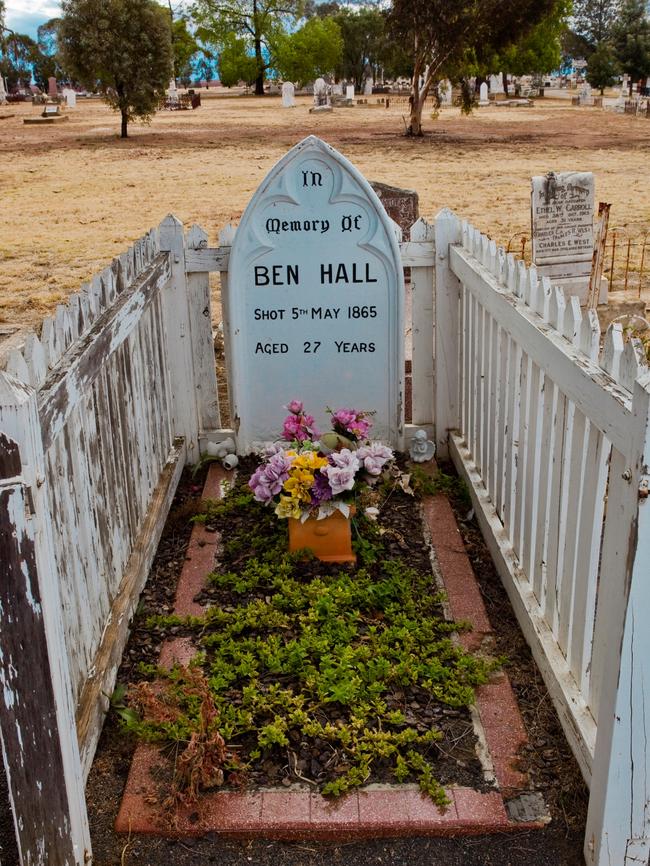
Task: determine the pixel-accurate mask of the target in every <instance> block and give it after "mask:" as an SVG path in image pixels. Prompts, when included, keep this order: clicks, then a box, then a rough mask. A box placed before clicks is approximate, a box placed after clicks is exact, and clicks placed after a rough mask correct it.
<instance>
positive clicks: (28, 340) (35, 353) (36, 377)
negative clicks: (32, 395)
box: [23, 332, 47, 389]
mask: <svg viewBox="0 0 650 866" xmlns="http://www.w3.org/2000/svg"><path fill="white" fill-rule="evenodd" d="M23 355H24V357H25V362H26V363H27V367H28V368H29V382H30V384H31V386H32V387H33V388H36V389H38V388H40V387H41V385H42V384H43V382H44V381H45V377H46V376H47V361H46V360H45V349H44V348H43V344H42V343H41V341H40V340H39V339H38V337H37V336H36V334H34V333H33V332H30V333H29V334H27V336H26V337H25V348H24V349H23Z"/></svg>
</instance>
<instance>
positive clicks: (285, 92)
mask: <svg viewBox="0 0 650 866" xmlns="http://www.w3.org/2000/svg"><path fill="white" fill-rule="evenodd" d="M295 94H296V88H295V87H294V84H293V82H292V81H285V82H284V84H283V85H282V107H283V108H293V107H294V106H295V104H296V99H295Z"/></svg>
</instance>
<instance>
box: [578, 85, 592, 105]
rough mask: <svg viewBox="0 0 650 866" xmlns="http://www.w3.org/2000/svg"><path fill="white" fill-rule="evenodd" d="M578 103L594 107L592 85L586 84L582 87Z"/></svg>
mask: <svg viewBox="0 0 650 866" xmlns="http://www.w3.org/2000/svg"><path fill="white" fill-rule="evenodd" d="M578 101H579V104H580V105H593V104H594V100H593V97H592V95H591V85H590V84H587V83H585V84H583V85H582V87H581V89H580V95H579V100H578Z"/></svg>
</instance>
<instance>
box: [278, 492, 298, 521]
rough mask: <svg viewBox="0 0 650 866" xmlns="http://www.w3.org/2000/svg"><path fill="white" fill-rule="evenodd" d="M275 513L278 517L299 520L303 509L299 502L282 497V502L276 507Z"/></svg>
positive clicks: (288, 497)
mask: <svg viewBox="0 0 650 866" xmlns="http://www.w3.org/2000/svg"><path fill="white" fill-rule="evenodd" d="M275 513H276V515H277V517H293V518H295V519H296V520H299V519H300V515H301V513H302V509H301V508H300V503H299V502H298V501H297V500H295V499H292V498H291V497H290V496H281V497H280V501H279V502H278V504H277V505H276V506H275Z"/></svg>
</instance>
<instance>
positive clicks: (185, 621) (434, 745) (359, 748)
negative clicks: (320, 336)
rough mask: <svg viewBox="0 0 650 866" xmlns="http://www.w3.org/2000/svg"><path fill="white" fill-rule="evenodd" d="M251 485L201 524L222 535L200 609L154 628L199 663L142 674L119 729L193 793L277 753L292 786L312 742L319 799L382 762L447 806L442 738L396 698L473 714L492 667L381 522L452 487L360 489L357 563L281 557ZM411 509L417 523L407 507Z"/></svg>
mask: <svg viewBox="0 0 650 866" xmlns="http://www.w3.org/2000/svg"><path fill="white" fill-rule="evenodd" d="M247 481H248V475H247V474H246V473H245V472H242V473H240V477H239V480H238V482H237V484H236V486H234V487H233V489H231V490H230V491H229V492H228V494H227V495H226V497H225V498H224V499H223V500H222V501H221V502H219V503H214V502H209V503H205V504H204V508H203V511H202V513H201V514H199V515H198V517H196V518H195V519H198V520H201V521H205V522H207V523H208V524H209V525H210V526H212V527H215V528H219V529H220V531H221V532H222V534H223V538H224V551H223V556H222V557H221V562H220V567H219V568H218V569H217V570H216V571H215V572H214V573H213V574H211V575H210V576H209V582H210V589H209V590H208V594H211V596H212V600H211V603H210V606H209V607H208V608H207V610H206V612H205V614H204V615H203V616H200V617H187V618H178V617H175V616H165V617H155V618H152V619H151V620H149V626H150V627H151V628H152V629H156V630H158V631H160V632H161V633H162V634H163V635H164V633H165V632H166V631H167V630H169V629H173V630H174V633H175V634H178V633H185V634H188V635H191V636H192V637H193V639H194V642H195V644H196V645H197V647H198V649H199V652H198V654H197V656H196V657H195V659H194V660H193V662H192V663H191V665H190V666H189V668H183V667H177V668H174V669H173V670H172V671H164V670H161V669H158V668H155V667H147V668H144V670H143V672H144V673H146V674H147V675H148V676H149V678H150V679H151V680H152V681H153V682H142V683H140V684H138V685H137V686H132V687H131V688H130V690H129V699H128V703H129V708H128V709H125V710H122V712H121V713H120V715H121V716H122V720H123V722H124V724H125V725H126V727H127V728H128V729H129V730H131V731H134V732H135V733H136V734H137V735H138V736H139V737H141V738H143V739H145V740H148V741H153V742H157V743H162V744H172V746H173V747H174V748H175V749H176V750H177V751H179V752H180V754H181V759H180V761H177V764H178V765H179V766H180V768H181V770H182V771H183V780H182V781H183V784H184V786H185V789H186V790H187V791H189V792H190V795H191V796H196V795H197V794H198V793H199V791H200V790H201V789H202V788H208V787H213V786H215V785H219V784H221V783H222V782H224V780H225V781H226V782H230V783H242V782H243V783H245V781H246V777H247V773H249V772H250V770H251V768H252V767H253V766H254V765H255V763H256V762H258V763H259V762H261V761H264V760H265V759H266V758H268V757H269V756H274V755H275V756H276V757H278V756H279V759H280V760H282V761H284V763H286V764H288V767H289V770H290V773H291V778H293V779H302V778H303V777H302V776H301V774H300V773H299V772H298V769H297V764H296V755H295V753H294V752H293V751H292V750H293V744H295V743H296V742H298V741H302V742H304V741H307V742H310V741H313V742H318V743H326V744H327V745H328V747H329V748H331V750H332V751H333V752H336V754H337V755H338V762H337V765H336V767H335V769H334V773H333V776H332V777H330V778H329V780H328V781H327V782H326V783H325V784H324V785H323V786H322V788H321V791H322V793H323V794H324V795H325V796H332V797H337V796H340V795H343V794H345V793H346V792H347V791H349V790H350V789H352V788H354V787H356V786H359V785H362V784H364V782H366V781H367V780H368V779H370V778H371V777H372V776H373V771H374V769H375V768H376V767H377V766H380V765H381V766H382V767H383V769H384V771H388V772H389V773H390V775H391V776H392V778H393V779H394V780H395V781H397V782H404V781H417V782H418V783H419V785H420V788H421V789H422V790H423V791H424V792H426V793H427V794H428V795H429V796H431V798H432V799H433V800H434V801H435V802H436V803H438V804H439V805H440V806H441V807H442V806H444V804H445V803H446V797H445V792H444V789H443V787H442V785H441V784H440V783H439V782H438V781H437V780H436V775H435V772H436V771H435V758H436V754H437V750H438V749H439V748H446V745H445V744H444V743H442V742H441V740H442V737H443V733H442V731H440V730H438V729H437V728H436V727H431V728H428V729H425V730H422V725H419V726H414V725H412V724H409V722H408V721H407V718H406V715H405V713H404V712H403V711H402V710H401V709H396V708H395V702H394V701H392V700H391V699H390V698H391V696H392V695H393V694H394V693H395V692H396V691H399V690H408V689H409V688H418V689H421V690H425V691H426V692H427V693H428V694H429V695H430V696H431V699H432V700H434V701H436V702H438V703H439V704H442V705H443V706H445V705H446V706H448V707H467V706H469V705H470V704H472V702H473V699H474V689H475V687H476V686H478V685H480V684H482V683H485V682H486V681H487V680H488V678H489V676H490V673H491V672H492V671H493V670H494V669H495V667H497V665H498V664H499V660H495V659H489V658H484V657H482V656H480V655H476V654H471V653H468V652H466V651H465V650H464V649H463V648H462V647H461V646H460V645H459V643H458V642H457V641H456V640H455V634H456V632H458V631H459V630H461V629H462V628H463V627H464V626H463V624H460V623H451V622H448V621H446V620H445V619H444V616H443V613H442V608H441V601H442V597H441V595H440V593H438V592H437V591H436V589H435V586H434V583H433V578H432V575H431V570H430V569H427V568H424V567H423V568H421V569H417V568H414V567H411V565H410V564H407V563H406V562H404V561H403V560H402V559H400V558H399V557H398V556H396V555H395V549H396V544H395V534H396V531H395V530H392V529H390V528H387V526H386V525H385V523H384V521H383V520H382V513H383V512H384V511H385V510H386V509H387V508H389V507H391V506H392V505H393V504H394V503H395V501H396V499H397V498H399V497H402V499H405V498H406V496H405V493H404V492H403V491H404V490H405V489H406V490H408V491H409V492H411V493H412V491H413V488H415V489H416V490H417V489H418V488H422V489H424V490H425V492H427V493H429V492H433V491H435V490H436V489H449V488H450V485H451V483H452V482H451V480H450V479H448V478H446V476H439V478H438V479H434V480H433V481H432V480H431V479H429V478H426V477H425V476H424V475H422V474H421V473H419V474H416V475H411V476H406V478H405V476H404V475H403V474H399V475H398V474H396V473H394V474H393V476H392V478H391V479H387V480H384V481H383V482H382V484H381V485H380V486H378V488H376V489H374V490H372V491H370V492H368V494H367V497H368V498H367V499H365V500H362V501H359V502H358V507H357V513H358V515H359V516H358V517H357V518H356V519H355V521H354V535H355V540H354V547H355V551H356V553H357V557H358V562H357V565H356V566H352V565H349V564H346V565H341V566H335V565H332V564H323V563H320V562H318V561H316V560H313V559H310V558H309V555H308V554H307V553H306V552H302V553H298V554H292V555H290V554H287V552H286V546H287V542H286V525H285V524H284V521H281V522H278V521H277V519H276V518H275V517H274V515H273V513H272V511H270V510H269V509H267V508H265V507H264V505H263V504H261V503H259V502H256V501H255V499H254V497H253V495H252V493H251V491H250V490H249V488H248V486H247ZM367 508H369V512H368V513H369V514H370V515H371V517H372V519H369V518H368V517H366V516H365V512H366V509H367ZM413 512H414V514H415V515H416V518H415V519H417V505H416V503H413ZM377 515H378V516H377ZM292 755H293V763H292ZM384 775H385V772H384Z"/></svg>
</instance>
